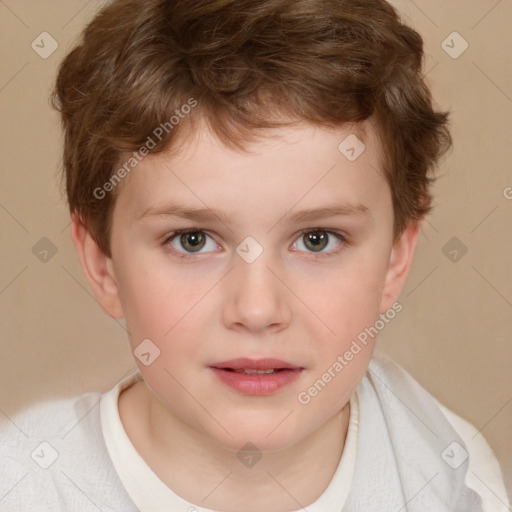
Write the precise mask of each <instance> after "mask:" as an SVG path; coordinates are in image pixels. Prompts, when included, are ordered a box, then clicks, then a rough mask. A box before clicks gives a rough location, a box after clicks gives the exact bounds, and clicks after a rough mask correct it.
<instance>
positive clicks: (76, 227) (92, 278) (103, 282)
mask: <svg viewBox="0 0 512 512" xmlns="http://www.w3.org/2000/svg"><path fill="white" fill-rule="evenodd" d="M71 238H72V239H73V244H74V245H75V249H76V252H77V253H78V257H79V259H80V263H81V265H82V270H83V272H84V274H85V277H86V278H87V281H88V282H89V286H90V287H91V289H92V291H93V292H94V295H95V296H96V299H97V301H98V303H99V304H100V306H101V307H102V309H103V311H104V312H105V313H106V314H107V315H109V316H111V317H113V318H122V317H123V310H122V308H121V301H120V300H119V290H118V287H117V282H116V277H115V274H114V268H113V264H112V259H111V258H109V257H108V256H106V255H105V253H104V252H103V251H102V250H101V249H100V247H99V246H98V244H97V243H96V240H95V239H94V237H93V236H92V235H91V233H90V232H89V230H88V229H87V226H86V225H85V224H84V223H83V222H82V221H81V220H80V219H79V218H78V216H77V215H74V214H73V215H72V216H71Z"/></svg>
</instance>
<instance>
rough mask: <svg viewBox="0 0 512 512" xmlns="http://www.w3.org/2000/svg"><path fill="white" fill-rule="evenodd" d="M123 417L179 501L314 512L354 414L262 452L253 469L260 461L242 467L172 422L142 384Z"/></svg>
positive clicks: (128, 394)
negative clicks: (312, 507)
mask: <svg viewBox="0 0 512 512" xmlns="http://www.w3.org/2000/svg"><path fill="white" fill-rule="evenodd" d="M119 412H120V416H121V421H122V423H123V426H124V428H125V430H126V432H127V434H128V437H129V438H130V440H131V442H132V444H133V445H134V446H135V448H136V449H137V451H138V452H139V453H140V455H141V456H142V457H143V459H144V460H145V461H146V463H147V464H148V466H149V467H150V468H151V469H152V470H153V472H154V473H155V474H156V475H157V476H158V477H159V478H160V480H162V481H163V482H164V483H165V484H166V485H167V486H168V487H169V488H170V489H172V491H173V492H174V493H176V494H177V495H178V496H180V497H181V498H183V499H185V500H187V501H189V502H191V503H193V504H197V505H198V506H201V507H204V508H211V509H214V510H222V511H224V512H235V511H239V510H244V511H246V512H252V511H258V512H259V511H261V510H262V509H263V510H266V511H268V512H284V511H290V510H297V509H301V508H304V507H306V506H308V505H310V504H311V503H313V502H314V501H315V500H316V499H317V498H318V497H319V496H320V495H321V494H322V493H323V492H324V491H325V489H326V488H327V486H328V485H329V482H330V481H331V479H332V477H333V475H334V472H335V471H336V468H337V466H338V463H339V460H340V457H341V454H342V452H343V447H344V443H345V438H346V434H347V430H348V420H349V414H350V407H349V405H348V404H347V405H346V406H345V407H344V408H343V409H342V410H341V411H340V412H338V413H337V414H335V415H333V416H332V417H331V418H330V419H329V420H328V421H327V422H325V423H324V424H323V425H321V426H320V427H319V428H318V429H317V430H316V431H314V432H313V433H312V434H311V435H309V436H308V437H307V438H304V439H302V440H301V441H300V442H298V443H296V444H294V445H292V446H290V447H287V448H286V449H283V450H280V451H275V452H263V453H261V458H260V459H259V460H258V461H257V462H256V463H254V464H252V462H253V461H252V459H250V457H251V456H254V454H250V453H249V454H248V457H249V458H248V459H246V460H247V461H248V462H247V464H243V463H242V462H241V461H240V459H239V458H238V457H237V452H236V451H233V450H231V449H229V448H226V447H224V446H222V445H220V444H219V443H216V442H215V441H214V440H213V439H212V438H210V437H208V436H207V435H205V434H204V433H203V432H199V431H198V430H196V429H193V428H191V426H190V425H188V424H187V423H185V422H183V421H182V420H180V419H179V418H177V417H176V416H174V415H173V414H172V413H171V412H170V411H169V410H168V409H167V408H166V407H165V405H164V404H162V403H161V402H160V400H159V399H158V398H157V397H156V396H155V395H154V394H153V393H152V392H151V391H150V390H149V389H148V388H147V386H146V385H145V384H144V383H143V382H139V383H137V384H135V385H134V386H132V387H131V388H128V389H127V390H125V391H124V392H123V393H122V394H121V397H120V399H119ZM258 456H259V454H258ZM198 468H200V469H198Z"/></svg>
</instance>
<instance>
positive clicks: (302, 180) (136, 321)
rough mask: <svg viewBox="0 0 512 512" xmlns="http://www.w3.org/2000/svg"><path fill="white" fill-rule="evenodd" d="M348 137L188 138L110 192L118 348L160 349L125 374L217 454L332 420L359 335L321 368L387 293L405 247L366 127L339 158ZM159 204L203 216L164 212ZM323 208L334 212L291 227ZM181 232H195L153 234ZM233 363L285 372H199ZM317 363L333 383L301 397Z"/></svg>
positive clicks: (356, 367) (355, 374) (294, 437)
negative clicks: (137, 376) (265, 364)
mask: <svg viewBox="0 0 512 512" xmlns="http://www.w3.org/2000/svg"><path fill="white" fill-rule="evenodd" d="M350 133H351V132H350V130H349V129H348V128H343V129H341V128H340V129H337V130H330V131H327V130H324V129H320V128H315V127H312V126H309V125H303V126H302V127H300V128H293V129H292V128H288V129H279V130H277V131H275V132H274V135H273V136H272V137H271V138H270V139H266V140H263V141H261V142H258V143H256V144H255V145H254V146H253V148H252V149H253V152H252V153H238V152H234V151H232V150H229V149H227V148H226V147H224V146H223V145H222V144H221V143H220V142H219V141H218V140H216V139H215V138H214V137H213V136H211V135H210V134H209V132H207V131H206V130H203V131H200V132H199V135H200V137H199V138H198V139H197V141H198V143H194V144H191V145H190V146H188V147H187V148H186V151H183V152H182V153H181V154H180V155H178V156H177V157H173V158H170V157H169V156H168V155H166V154H160V155H156V156H153V155H150V156H147V157H146V158H145V159H144V160H143V161H142V162H141V163H140V164H139V165H138V166H137V167H136V168H135V169H134V170H133V171H132V173H131V175H130V176H129V177H128V178H126V179H125V181H124V182H123V183H122V185H121V187H122V188H121V189H120V195H119V197H118V199H117V203H116V207H115V209H114V214H113V226H112V238H111V248H112V260H111V261H110V260H107V268H108V269H109V271H110V272H111V274H112V276H113V277H114V280H115V282H116V283H117V290H118V294H119V304H120V307H121V308H122V311H123V314H124V317H125V319H126V324H127V328H128V331H129V333H130V341H131V346H132V349H136V347H137V346H138V345H139V344H140V343H141V342H142V341H143V340H146V339H150V340H151V342H152V344H154V346H156V347H158V349H159V350H160V355H159V356H158V357H157V358H156V359H155V360H154V361H153V362H152V363H151V364H150V365H148V366H145V365H143V364H141V363H140V361H139V360H137V364H138V365H139V368H140V372H141V374H142V376H143V377H144V379H145V381H146V382H147V384H148V385H149V387H150V388H151V389H152V390H153V391H154V392H155V393H156V394H157V395H158V397H159V398H160V400H161V403H163V404H165V406H166V414H169V415H170V418H172V419H173V420H176V421H179V422H185V424H187V425H188V426H190V427H191V428H192V429H194V431H195V432H196V433H197V432H199V433H201V434H205V435H206V436H207V437H208V438H210V439H212V440H214V441H216V442H219V443H220V444H221V445H223V446H226V447H229V448H232V449H235V450H237V449H239V448H240V447H242V446H243V445H245V444H246V443H247V442H251V443H253V444H254V445H256V446H257V447H258V448H259V449H261V450H279V449H283V448H286V447H288V446H291V445H293V444H295V443H297V442H299V441H301V440H303V439H305V438H306V437H307V436H308V435H309V434H311V433H313V432H314V431H316V430H317V429H319V428H320V427H321V426H322V425H323V424H325V423H326V422H327V421H328V420H329V419H333V418H334V416H335V415H336V414H337V413H340V411H341V410H342V409H343V408H344V407H345V406H346V404H347V402H348V400H349V398H350V395H351V394H352V392H353V391H354V389H355V388H356V386H357V384H358V382H359V381H360V379H361V378H362V376H363V374H364V373H365V371H366V368H367V365H368V362H369V359H370V356H371V353H372V350H373V341H374V340H373V339H372V338H371V337H368V340H367V346H366V347H365V346H364V345H363V344H362V343H360V342H359V345H360V347H361V350H360V351H359V352H358V353H357V354H356V355H354V356H353V359H352V360H350V361H346V360H345V359H344V361H345V363H344V364H343V369H342V371H338V372H336V371H334V372H333V367H334V366H335V363H336V361H337V360H338V359H337V358H338V356H343V355H344V354H345V352H346V351H347V350H349V349H350V347H351V345H352V342H353V340H355V339H356V338H357V336H358V335H359V334H360V333H361V332H362V331H364V329H365V328H367V327H370V326H373V325H374V324H375V322H376V320H377V319H378V316H379V313H384V312H385V311H386V310H387V309H388V308H390V307H391V305H392V304H393V302H394V301H395V299H396V297H397V295H398V293H399V291H400V288H401V287H402V286H403V282H404V280H405V275H406V273H407V272H406V270H407V269H406V267H407V266H408V264H409V261H410V258H411V257H412V249H413V248H414V247H413V246H414V244H413V242H411V241H410V242H408V243H409V245H407V243H405V245H404V244H402V246H401V245H400V242H399V243H398V244H396V245H395V246H393V243H392V238H393V210H392V200H391V193H390V190H389V187H388V185H387V184H386V182H385V180H384V178H383V175H382V170H381V166H380V149H379V146H378V142H377V139H376V136H375V133H374V131H373V129H372V128H370V127H369V126H368V127H367V135H366V137H365V140H364V143H365V144H366V149H365V151H364V152H363V153H362V154H361V155H360V156H359V157H358V158H357V159H356V160H355V161H349V160H348V159H347V158H346V157H345V156H344V154H342V153H341V152H340V150H339V149H338V146H339V144H340V143H341V142H342V141H343V140H344V139H345V138H346V137H347V136H348V135H349V134H350ZM277 135H279V136H280V137H282V138H278V137H277ZM171 204H172V205H179V206H180V207H181V208H183V209H184V210H194V209H201V210H206V214H205V216H204V218H203V217H201V218H199V217H198V218H197V219H193V218H192V217H191V218H190V219H189V218H184V217H180V216H173V215H171V212H170V211H168V208H170V205H171ZM327 206H329V207H332V208H339V209H340V210H341V212H342V214H340V215H327V214H322V215H321V216H319V217H315V218H314V219H313V218H312V216H311V215H310V218H303V219H302V220H300V219H299V220H293V219H292V218H293V216H294V215H296V214H298V213H299V212H303V211H305V210H320V209H322V208H326V207H327ZM210 209H211V210H214V211H216V212H220V214H221V215H222V216H223V217H225V218H224V219H223V221H221V220H220V219H219V218H218V217H216V216H213V215H212V216H209V215H210V213H211V212H210V211H209V210H210ZM185 228H195V229H196V230H198V231H199V230H200V231H199V233H197V232H196V233H195V235H194V233H192V234H191V235H190V234H189V235H188V236H186V235H185V236H183V237H182V238H181V242H182V243H180V235H178V236H176V237H175V238H174V239H173V240H168V239H169V237H170V236H171V235H172V234H173V232H174V231H176V230H180V229H185ZM306 229H307V230H310V234H309V237H308V236H307V235H305V234H303V233H302V234H301V231H302V230H306ZM336 232H338V233H340V234H341V235H342V236H344V237H345V238H346V241H340V240H339V239H338V238H337V237H336V236H335V235H334V234H333V233H336ZM247 237H250V239H249V241H247V240H246V239H247ZM402 238H404V237H402ZM413 239H414V241H415V237H414V236H412V237H410V240H413ZM166 240H168V241H166ZM315 243H316V244H315ZM182 244H184V245H182ZM404 247H405V248H404ZM237 249H238V251H239V252H237ZM315 249H317V251H318V252H315ZM260 250H261V251H262V252H261V254H260V255H259V256H257V255H258V251H260ZM244 251H245V252H244ZM256 256H257V257H256ZM250 258H255V259H254V261H252V260H251V259H250ZM390 261H391V263H390ZM115 293H117V291H116V292H115ZM146 343H147V342H146ZM154 346H153V345H151V344H150V345H148V347H149V349H148V350H146V352H149V353H150V354H151V355H150V356H148V355H146V356H143V360H144V359H147V358H148V357H150V358H152V357H154V355H155V354H156V353H157V349H156V348H155V347H154ZM236 358H249V359H256V360H257V359H262V358H275V359H279V360H281V361H284V362H287V363H289V364H291V365H292V366H293V367H298V368H301V370H297V371H296V372H290V371H288V372H285V375H288V376H292V375H293V376H294V378H293V379H290V381H289V382H288V383H286V384H285V385H284V386H283V387H281V388H279V389H275V390H274V391H268V393H265V392H264V391H261V390H260V391H253V393H256V394H250V392H248V391H246V389H247V388H245V387H244V386H250V385H251V384H250V382H249V381H250V380H255V379H262V380H263V379H266V380H267V381H268V382H269V383H270V384H269V386H272V385H274V384H273V382H274V381H276V380H277V377H276V376H274V377H269V376H267V377H258V376H252V377H250V376H249V377H247V376H241V375H239V374H235V375H233V372H229V371H228V370H224V371H222V370H221V371H220V372H216V371H215V370H213V369H212V366H215V365H217V366H219V365H218V363H221V362H225V361H229V360H232V359H236ZM338 361H339V360H338ZM330 368H331V373H333V374H334V375H335V376H334V377H331V379H330V382H327V380H328V379H327V378H324V383H325V385H324V386H322V387H323V390H321V391H320V392H318V393H317V394H316V396H314V395H315V393H314V392H313V393H308V389H309V388H310V387H311V386H313V385H314V383H315V382H316V381H318V379H322V374H324V373H325V372H328V371H329V369H330ZM337 368H339V366H338V367H337ZM219 373H220V374H222V375H224V376H227V377H229V376H231V377H234V378H236V379H237V382H238V386H241V387H239V388H238V389H235V388H233V387H231V386H230V385H228V384H226V383H225V382H224V381H223V380H222V379H221V378H220V377H219ZM227 373H229V374H230V375H226V374H227ZM279 378H281V377H279ZM307 397H309V398H310V399H308V398H307ZM306 402H308V403H306Z"/></svg>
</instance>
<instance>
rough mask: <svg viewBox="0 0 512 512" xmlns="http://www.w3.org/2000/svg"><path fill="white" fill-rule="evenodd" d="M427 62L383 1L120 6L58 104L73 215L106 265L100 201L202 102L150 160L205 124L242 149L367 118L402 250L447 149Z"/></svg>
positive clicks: (87, 40) (96, 28)
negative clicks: (137, 157)
mask: <svg viewBox="0 0 512 512" xmlns="http://www.w3.org/2000/svg"><path fill="white" fill-rule="evenodd" d="M422 60H423V41H422V38H421V37H420V35H419V34H418V33H417V32H416V31H414V30H413V29H411V28H410V27H408V26H406V25H405V24H403V23H402V22H401V21H400V18H399V16H398V14H397V12H396V11H395V9H394V8H393V7H392V6H391V5H390V4H389V3H387V2H386V1H385V0H216V1H213V0H114V1H113V2H111V3H109V4H108V5H107V6H106V7H104V8H103V9H102V10H101V11H100V12H99V13H98V14H97V15H96V17H95V18H94V19H93V20H92V21H91V22H90V23H89V25H88V26H87V27H86V28H85V30H84V32H83V34H82V39H81V41H80V42H79V43H78V45H77V46H76V47H75V48H74V49H73V50H72V51H71V52H70V53H69V54H68V55H67V56H66V58H65V59H64V61H63V62H62V64H61V66H60V69H59V73H58V77H57V81H56V85H55V90H54V92H53V94H52V100H53V105H54V106H55V108H57V109H58V110H59V111H60V112H61V117H62V123H63V127H64V132H65V142H64V156H63V167H64V174H63V177H64V178H65V184H66V194H67V198H68V202H69V208H70V211H71V212H72V213H76V214H78V215H79V217H81V218H82V219H83V220H84V221H85V222H86V224H87V225H88V228H89V230H90V231H91V233H92V234H93V236H94V237H95V239H96V240H97V242H98V245H99V246H100V247H101V248H102V250H103V251H104V252H105V254H107V255H109V256H110V255H111V252H110V243H109V233H110V223H111V214H112V210H113V206H114V203H115V197H116V194H115V193H110V194H107V195H106V196H105V197H103V198H101V199H98V198H97V197H96V195H97V194H96V195H95V194H94V193H93V191H94V190H97V188H98V187H102V185H103V184H105V183H106V182H107V181H108V180H109V179H110V178H111V177H112V173H113V172H114V170H115V168H116V165H119V162H120V161H121V158H122V157H123V155H124V156H125V157H126V154H127V153H129V152H133V151H137V150H139V149H140V148H141V147H142V146H144V144H146V142H147V140H148V137H150V136H151V134H152V133H153V132H154V130H155V127H157V126H159V125H162V123H166V122H167V125H169V122H168V120H169V118H170V116H171V115H172V114H173V113H174V112H175V111H176V110H177V109H180V108H181V107H182V106H183V105H185V104H187V103H189V102H190V99H191V98H193V99H194V101H195V102H196V105H197V106H196V107H195V109H194V111H193V112H190V114H189V115H188V116H186V119H184V120H183V121H181V122H180V123H179V124H176V126H172V129H168V130H166V131H165V134H164V135H163V136H162V137H161V140H158V141H156V142H157V143H156V144H155V145H154V147H153V148H152V149H151V151H152V152H158V151H162V150H164V149H165V150H170V151H172V149H173V142H176V138H177V134H178V133H180V132H186V131H187V130H185V128H188V129H190V128H191V127H192V126H193V125H194V124H195V121H194V120H195V119H196V120H197V119H202V120H206V122H207V124H208V125H209V127H210V129H212V131H213V133H214V134H215V135H216V136H217V137H218V138H219V139H220V140H221V141H222V142H223V143H224V144H226V146H228V147H231V148H236V149H239V150H243V149H244V148H245V146H246V144H247V143H249V142H250V141H251V140H253V139H254V138H255V137H256V136H257V134H258V133H259V132H260V129H266V128H273V127H277V126H285V125H289V124H291V123H293V122H309V123H313V124H316V125H319V126H325V127H334V128H335V127H338V126H341V125H342V124H344V123H360V122H362V121H364V120H367V119H369V120H371V121H372V122H373V123H374V125H375V126H376V129H377V132H378V135H379V140H380V142H381V145H382V148H383V153H384V161H383V162H382V166H383V172H384V174H385V177H386V180H387V182H388V184H389V186H390V188H391V193H392V198H393V208H394V236H395V239H396V238H398V237H399V235H400V234H401V233H402V231H403V229H404V228H405V226H406V224H407V223H408V222H410V221H416V220H419V219H421V218H422V217H423V216H424V215H425V214H426V213H427V212H429V211H430V209H431V199H432V198H431V194H430V192H429V188H430V183H431V181H433V179H434V178H432V177H429V175H428V174H429V171H430V170H432V169H433V167H434V166H435V165H436V163H437V161H438V159H439V157H440V156H441V155H442V154H443V153H444V152H445V151H446V150H447V149H448V148H449V147H450V145H451V137H450V133H449V131H448V128H447V122H448V114H447V113H446V112H436V111H435V110H434V108H433V106H432V99H431V94H430V91H429V88H428V86H427V84H426V82H425V76H424V75H423V73H422ZM182 117H184V116H182ZM175 149H176V148H175ZM114 192H115V191H114Z"/></svg>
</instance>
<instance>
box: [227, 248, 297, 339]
mask: <svg viewBox="0 0 512 512" xmlns="http://www.w3.org/2000/svg"><path fill="white" fill-rule="evenodd" d="M244 248H247V246H244V244H240V246H239V248H238V251H237V252H238V254H235V255H234V261H233V265H234V268H233V272H230V287H229V289H230V293H229V297H227V301H226V303H225V308H224V319H225V322H226V324H228V325H229V326H231V327H232V326H234V325H236V326H239V327H240V326H241V325H243V326H245V327H246V328H247V329H249V330H253V331H257V330H262V329H265V328H267V327H271V326H272V327H273V328H274V329H275V328H279V327H281V328H282V327H283V326H284V325H286V324H287V323H288V322H289V320H290V310H289V305H288V304H287V303H286V300H287V299H286V294H285V293H284V292H285V290H284V289H283V285H282V283H281V282H280V280H279V279H277V278H276V276H275V275H274V273H277V274H279V267H280V266H279V265H278V258H274V257H273V255H272V254H271V252H270V250H261V251H260V254H259V255H258V256H257V257H256V258H255V259H252V258H254V254H255V253H254V249H255V248H254V247H251V246H250V242H249V251H247V253H244V252H241V249H244ZM262 249H263V248H262ZM251 251H253V252H252V258H249V257H246V255H247V254H250V253H251ZM270 269H272V271H271V270H270Z"/></svg>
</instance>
